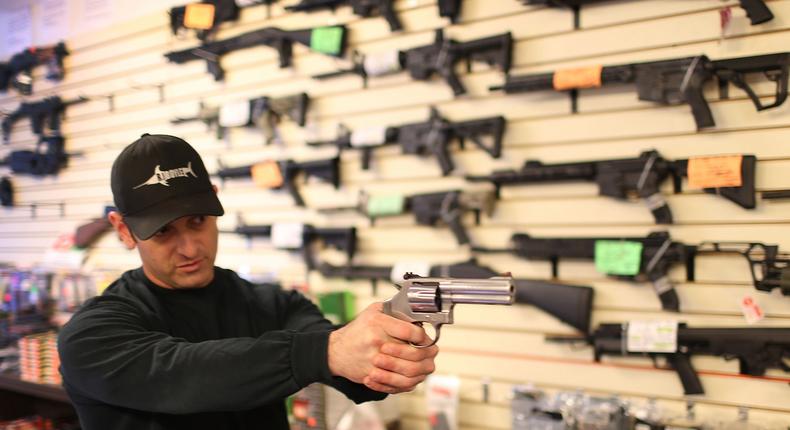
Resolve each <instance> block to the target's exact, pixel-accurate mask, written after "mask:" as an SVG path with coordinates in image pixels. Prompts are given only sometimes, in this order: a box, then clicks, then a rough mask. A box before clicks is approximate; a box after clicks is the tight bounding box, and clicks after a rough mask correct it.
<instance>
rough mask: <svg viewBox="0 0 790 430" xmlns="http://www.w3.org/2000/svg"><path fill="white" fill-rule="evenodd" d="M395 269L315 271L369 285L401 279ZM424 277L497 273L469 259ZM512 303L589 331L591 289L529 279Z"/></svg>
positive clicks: (432, 270) (434, 268) (323, 267)
mask: <svg viewBox="0 0 790 430" xmlns="http://www.w3.org/2000/svg"><path fill="white" fill-rule="evenodd" d="M396 268H397V266H396V267H389V266H340V267H338V266H332V265H331V264H327V263H322V264H321V265H320V266H319V267H318V270H319V272H321V275H323V276H325V277H333V278H344V279H369V280H370V281H371V282H374V283H375V282H377V281H392V280H393V279H403V275H404V274H403V273H395V272H394V270H395V269H396ZM424 275H426V276H430V277H432V278H434V277H442V278H478V279H487V278H491V277H494V276H499V275H500V274H499V273H497V272H496V271H494V270H493V269H491V268H489V267H486V266H482V265H480V264H478V262H477V260H475V259H471V260H468V261H465V262H462V263H457V264H449V265H435V266H432V267H431V268H430V272H429V273H425V274H424ZM513 283H514V285H515V287H516V296H515V301H516V303H525V304H531V305H533V306H535V307H537V308H538V309H541V310H543V311H544V312H546V313H548V314H550V315H552V316H554V317H555V318H557V319H559V320H560V321H562V322H564V323H566V324H568V325H570V326H572V327H574V328H575V329H577V330H579V331H581V332H582V333H587V332H588V331H589V328H590V316H591V314H592V300H593V292H594V290H593V289H592V288H590V287H580V286H576V285H565V284H557V283H553V282H545V281H538V280H533V279H514V280H513Z"/></svg>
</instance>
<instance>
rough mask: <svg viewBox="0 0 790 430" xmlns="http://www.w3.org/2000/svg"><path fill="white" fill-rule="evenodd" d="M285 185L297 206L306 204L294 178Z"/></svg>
mask: <svg viewBox="0 0 790 430" xmlns="http://www.w3.org/2000/svg"><path fill="white" fill-rule="evenodd" d="M284 186H285V188H286V189H287V190H288V193H290V194H291V197H293V199H294V204H296V205H297V206H304V199H302V195H301V194H299V187H298V186H297V185H296V181H295V180H294V178H291V180H290V181H287V182H286V183H285V185H284ZM308 267H309V266H308Z"/></svg>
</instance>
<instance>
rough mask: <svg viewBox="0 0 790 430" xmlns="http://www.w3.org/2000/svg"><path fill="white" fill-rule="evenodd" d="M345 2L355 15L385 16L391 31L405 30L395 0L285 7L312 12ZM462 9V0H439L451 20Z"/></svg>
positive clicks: (319, 1)
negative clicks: (394, 3) (396, 9)
mask: <svg viewBox="0 0 790 430" xmlns="http://www.w3.org/2000/svg"><path fill="white" fill-rule="evenodd" d="M344 4H347V5H349V6H351V10H352V11H353V12H354V14H355V15H359V16H362V17H365V18H370V17H371V16H378V15H380V16H383V17H384V19H386V20H387V23H388V24H389V26H390V30H391V31H400V30H403V25H401V22H400V20H399V19H398V15H397V14H396V13H395V8H394V5H393V0H302V1H301V2H300V3H297V4H295V5H293V6H286V7H285V9H286V10H289V11H292V12H311V11H314V10H318V9H332V10H334V9H335V8H337V7H338V6H341V5H344ZM460 11H461V0H439V15H440V16H442V17H444V18H450V21H451V22H453V23H456V22H457V21H458V14H459V13H460Z"/></svg>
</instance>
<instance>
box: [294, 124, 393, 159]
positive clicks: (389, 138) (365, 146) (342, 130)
mask: <svg viewBox="0 0 790 430" xmlns="http://www.w3.org/2000/svg"><path fill="white" fill-rule="evenodd" d="M355 133H356V136H359V135H363V134H365V133H367V130H361V131H358V132H354V131H351V130H349V129H348V128H346V126H344V125H342V124H341V125H339V126H338V136H337V137H336V138H335V139H332V140H320V141H311V142H307V145H308V146H329V145H331V146H336V147H337V149H338V151H343V150H346V149H358V150H360V151H362V169H363V170H368V169H370V161H371V159H372V157H373V150H374V149H375V148H378V147H381V146H384V145H388V144H392V143H396V142H397V141H398V127H387V128H386V129H384V132H383V133H382V135H381V136H379V137H380V138H381V140H378V141H370V140H369V139H368V138H367V136H363V137H364V139H365V140H364V141H360V139H358V138H356V137H355Z"/></svg>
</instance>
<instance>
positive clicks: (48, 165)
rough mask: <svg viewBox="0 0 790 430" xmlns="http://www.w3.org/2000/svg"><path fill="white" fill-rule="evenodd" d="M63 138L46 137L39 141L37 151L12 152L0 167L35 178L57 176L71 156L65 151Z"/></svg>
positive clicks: (2, 161)
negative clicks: (6, 167)
mask: <svg viewBox="0 0 790 430" xmlns="http://www.w3.org/2000/svg"><path fill="white" fill-rule="evenodd" d="M64 144H65V142H64V139H63V136H45V137H42V138H41V139H39V141H38V143H37V144H36V149H35V150H33V151H31V150H18V151H11V153H10V154H9V155H8V156H7V157H6V158H5V159H4V160H0V166H8V167H10V168H11V171H12V172H13V173H21V174H27V175H33V176H46V175H57V174H58V172H60V169H62V168H64V167H66V164H67V163H68V158H69V154H67V153H66V151H65V150H64Z"/></svg>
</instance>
